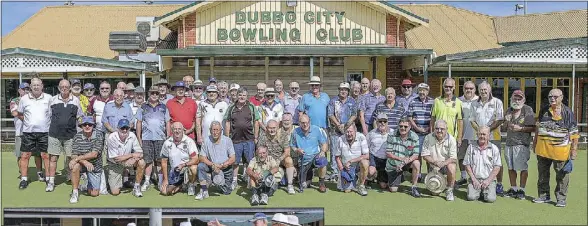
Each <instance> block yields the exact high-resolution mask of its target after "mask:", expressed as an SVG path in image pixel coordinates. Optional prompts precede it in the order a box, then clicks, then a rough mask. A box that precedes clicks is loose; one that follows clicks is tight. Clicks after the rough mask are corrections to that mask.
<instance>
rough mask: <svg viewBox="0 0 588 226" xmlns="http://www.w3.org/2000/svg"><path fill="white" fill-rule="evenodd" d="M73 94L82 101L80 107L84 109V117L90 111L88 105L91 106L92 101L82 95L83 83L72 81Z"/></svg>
mask: <svg viewBox="0 0 588 226" xmlns="http://www.w3.org/2000/svg"><path fill="white" fill-rule="evenodd" d="M71 94H73V95H74V96H75V97H77V98H78V99H80V107H81V108H82V112H83V113H84V115H86V111H88V105H90V100H89V99H88V97H86V96H84V95H82V83H81V82H80V80H79V79H72V80H71Z"/></svg>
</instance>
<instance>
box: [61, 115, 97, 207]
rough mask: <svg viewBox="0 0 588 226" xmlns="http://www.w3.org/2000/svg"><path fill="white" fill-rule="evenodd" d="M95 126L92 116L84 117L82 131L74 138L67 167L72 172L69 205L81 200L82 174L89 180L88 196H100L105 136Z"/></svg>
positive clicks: (81, 125) (81, 124)
mask: <svg viewBox="0 0 588 226" xmlns="http://www.w3.org/2000/svg"><path fill="white" fill-rule="evenodd" d="M95 125H96V123H95V122H94V118H93V117H92V116H85V117H83V118H82V122H81V123H80V127H81V128H82V131H80V132H78V133H77V134H76V135H75V136H74V138H73V146H72V156H71V160H70V161H69V162H68V165H67V166H66V167H68V168H69V169H70V170H71V185H72V192H71V196H70V199H69V203H72V204H73V203H77V202H78V199H79V191H78V187H79V185H80V174H82V173H85V174H86V176H87V177H86V178H87V179H88V195H90V196H92V197H96V196H98V195H100V183H101V175H102V168H103V166H102V165H103V164H102V151H103V148H104V147H103V146H104V137H103V136H104V135H103V133H102V132H100V131H97V130H95V129H94V126H95Z"/></svg>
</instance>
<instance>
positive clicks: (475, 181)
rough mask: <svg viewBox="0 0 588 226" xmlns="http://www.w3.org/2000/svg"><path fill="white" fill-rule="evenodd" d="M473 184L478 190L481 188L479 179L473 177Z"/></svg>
mask: <svg viewBox="0 0 588 226" xmlns="http://www.w3.org/2000/svg"><path fill="white" fill-rule="evenodd" d="M472 185H474V189H476V190H479V189H480V181H478V179H476V178H473V177H472Z"/></svg>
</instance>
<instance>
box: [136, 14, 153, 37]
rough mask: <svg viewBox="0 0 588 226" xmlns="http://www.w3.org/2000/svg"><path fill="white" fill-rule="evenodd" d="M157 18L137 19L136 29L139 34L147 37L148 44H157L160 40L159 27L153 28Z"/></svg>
mask: <svg viewBox="0 0 588 226" xmlns="http://www.w3.org/2000/svg"><path fill="white" fill-rule="evenodd" d="M154 19H155V17H137V18H136V22H137V23H136V27H137V32H139V33H141V34H143V35H145V38H146V39H147V41H148V42H155V41H158V40H159V26H157V27H154V26H153V20H154Z"/></svg>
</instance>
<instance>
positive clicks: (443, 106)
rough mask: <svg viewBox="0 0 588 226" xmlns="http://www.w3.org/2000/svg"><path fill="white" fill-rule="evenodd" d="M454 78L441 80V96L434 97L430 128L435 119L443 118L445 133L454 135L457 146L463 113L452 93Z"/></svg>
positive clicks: (461, 128) (461, 132) (459, 141)
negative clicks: (445, 126)
mask: <svg viewBox="0 0 588 226" xmlns="http://www.w3.org/2000/svg"><path fill="white" fill-rule="evenodd" d="M454 90H455V80H453V79H452V78H447V79H445V81H444V82H443V96H441V97H437V98H435V103H434V104H433V112H432V114H431V125H430V127H431V128H434V126H435V121H436V120H439V119H443V120H444V121H445V122H446V123H447V133H449V134H450V135H451V136H453V137H455V139H456V142H457V146H458V147H460V146H461V141H462V137H463V114H462V109H461V107H462V106H461V101H460V100H459V99H458V98H457V97H455V96H454V95H453V91H454Z"/></svg>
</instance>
